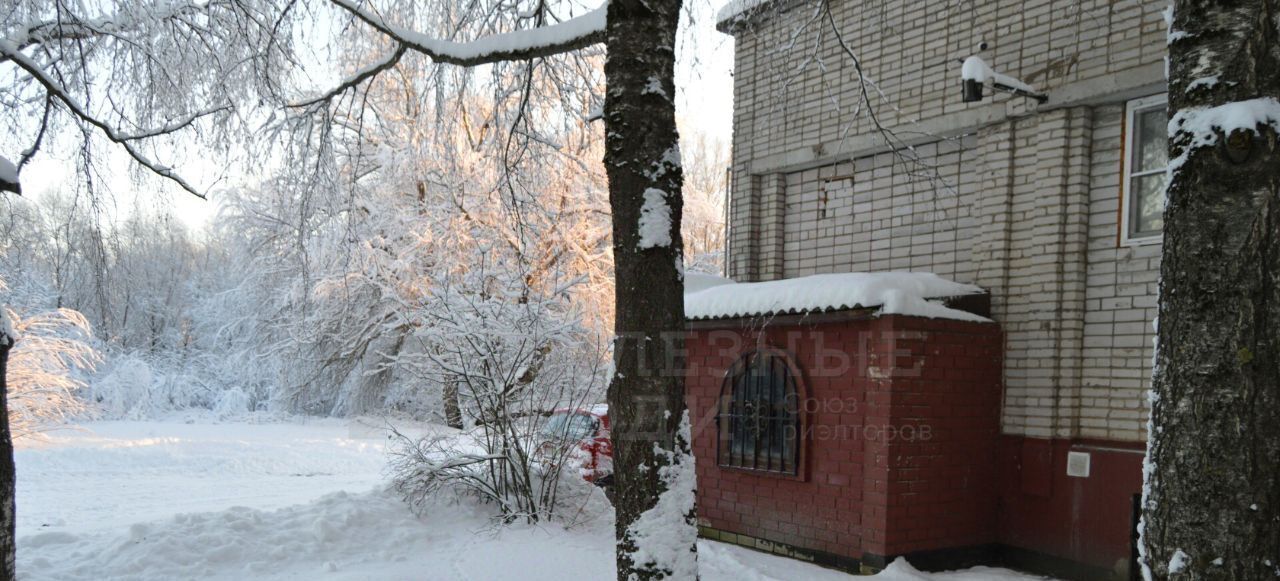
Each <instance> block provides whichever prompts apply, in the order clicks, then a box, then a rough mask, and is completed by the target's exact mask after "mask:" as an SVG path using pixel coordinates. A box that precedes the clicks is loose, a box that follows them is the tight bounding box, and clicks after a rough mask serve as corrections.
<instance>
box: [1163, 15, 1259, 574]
mask: <svg viewBox="0 0 1280 581" xmlns="http://www.w3.org/2000/svg"><path fill="white" fill-rule="evenodd" d="M1278 19H1280V0H1243V1H1236V2H1214V1H1208V0H1179V1H1177V2H1175V8H1174V22H1173V25H1172V26H1173V28H1172V30H1173V31H1174V32H1173V33H1172V34H1171V36H1170V38H1171V44H1170V77H1169V108H1170V114H1171V116H1172V118H1173V121H1172V122H1171V123H1170V141H1169V143H1170V159H1171V160H1174V161H1173V162H1172V163H1171V168H1172V169H1171V172H1170V184H1169V189H1168V199H1169V203H1168V207H1167V209H1166V210H1165V226H1164V257H1163V262H1162V264H1161V285H1160V287H1161V288H1160V315H1159V330H1158V350H1157V356H1156V372H1155V382H1154V393H1153V397H1152V419H1151V428H1150V430H1149V431H1150V436H1149V437H1150V442H1149V449H1148V454H1147V462H1148V464H1147V466H1146V470H1145V472H1146V479H1147V484H1146V498H1145V499H1144V503H1143V525H1142V529H1141V530H1142V536H1143V538H1142V550H1143V553H1144V556H1143V568H1144V571H1145V572H1147V573H1149V578H1152V579H1271V578H1275V577H1276V576H1280V151H1277V149H1278V148H1277V146H1276V132H1275V124H1276V123H1277V120H1280V117H1276V116H1275V113H1274V112H1273V113H1272V115H1273V117H1272V120H1271V121H1269V122H1264V123H1259V124H1257V125H1256V126H1253V123H1249V124H1248V125H1251V127H1249V128H1248V129H1241V130H1237V131H1233V132H1230V134H1229V135H1223V134H1222V133H1223V132H1222V124H1221V123H1222V122H1223V121H1222V119H1224V118H1219V119H1220V122H1219V123H1215V124H1213V125H1214V130H1213V131H1214V132H1215V133H1216V139H1213V138H1210V139H1208V140H1206V139H1205V136H1206V135H1208V134H1207V133H1206V132H1203V131H1202V132H1199V136H1200V139H1199V140H1193V138H1194V137H1195V136H1196V135H1197V131H1196V127H1197V123H1196V120H1200V121H1203V120H1205V119H1208V118H1209V117H1210V115H1211V114H1213V113H1214V112H1218V113H1221V112H1223V111H1225V110H1227V109H1211V108H1215V107H1222V106H1227V107H1228V108H1230V107H1231V106H1230V105H1228V104H1230V103H1236V102H1240V101H1248V100H1252V99H1257V98H1260V97H1273V98H1277V97H1280V43H1278V42H1277V37H1280V20H1278ZM1213 76H1216V77H1217V82H1216V83H1212V82H1208V81H1203V80H1202V81H1201V82H1199V83H1194V82H1195V81H1196V80H1198V79H1206V78H1209V77H1213ZM1193 83H1194V84H1193ZM1255 103H1256V102H1255ZM1231 110H1235V109H1231ZM1179 156H1185V162H1183V163H1179Z"/></svg>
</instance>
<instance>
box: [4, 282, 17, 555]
mask: <svg viewBox="0 0 1280 581" xmlns="http://www.w3.org/2000/svg"><path fill="white" fill-rule="evenodd" d="M3 308H4V307H0V309H3ZM9 327H10V325H9V319H8V314H6V313H5V312H3V311H0V579H13V578H14V577H15V576H16V575H15V571H14V569H15V565H16V561H17V538H16V537H15V536H16V534H17V532H16V530H15V526H16V524H17V512H16V505H15V503H14V492H15V490H16V482H17V473H16V472H15V471H14V466H13V435H12V434H11V433H10V432H9V384H8V380H7V377H8V371H9V351H10V350H11V349H13V345H14V343H15V341H16V340H17V338H16V337H13V336H12V335H10V334H9V333H8V329H9Z"/></svg>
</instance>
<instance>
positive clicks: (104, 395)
mask: <svg viewBox="0 0 1280 581" xmlns="http://www.w3.org/2000/svg"><path fill="white" fill-rule="evenodd" d="M151 380H152V375H151V366H150V365H149V364H147V362H146V361H144V360H143V359H142V358H140V357H137V356H133V355H119V356H117V357H115V358H113V359H112V361H111V365H110V366H109V367H108V368H107V369H105V370H104V372H103V373H101V374H100V375H98V376H97V377H96V378H94V380H93V383H92V388H91V390H90V397H91V398H92V400H93V402H94V403H95V404H97V406H98V411H99V412H100V413H101V414H102V415H103V416H104V417H107V418H129V419H138V418H143V417H146V416H147V415H149V414H150V413H151V412H152V411H154V407H155V406H154V405H153V402H152V399H151Z"/></svg>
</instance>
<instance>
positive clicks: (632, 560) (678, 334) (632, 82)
mask: <svg viewBox="0 0 1280 581" xmlns="http://www.w3.org/2000/svg"><path fill="white" fill-rule="evenodd" d="M608 10H609V12H608V24H607V32H606V37H607V40H606V43H607V47H608V60H607V61H606V63H605V79H606V84H607V89H606V90H607V93H606V96H605V106H604V111H605V114H604V119H605V129H606V141H605V143H606V147H607V149H606V151H605V169H606V171H607V172H608V175H609V200H610V206H611V208H612V212H613V251H614V264H615V267H614V268H615V270H616V275H615V276H616V282H617V285H616V291H615V301H616V307H617V314H616V316H615V331H616V338H615V341H614V354H613V357H614V365H615V369H616V373H615V375H614V377H613V378H612V380H611V382H610V385H609V413H610V419H611V421H612V435H613V439H614V466H615V474H614V479H615V485H616V494H615V495H614V507H615V509H616V514H617V524H616V526H617V539H618V543H617V559H618V579H619V580H631V579H642V580H643V579H662V578H690V577H693V576H695V575H696V572H694V570H693V569H692V568H691V567H693V568H696V554H697V553H696V549H697V537H696V528H695V526H694V514H693V510H692V506H689V510H688V511H687V512H686V513H685V514H684V515H683V519H680V518H679V517H677V518H676V522H674V523H671V524H673V526H672V528H673V529H675V530H669V531H666V534H667V535H668V536H667V539H668V540H670V539H671V538H677V539H680V541H679V542H678V543H675V544H676V545H679V549H678V550H677V551H675V552H674V553H673V552H671V551H670V550H668V551H667V554H655V552H654V547H653V546H650V545H649V544H648V543H646V542H645V541H646V540H647V539H646V538H645V535H644V534H643V533H644V531H643V530H639V529H638V528H637V527H636V526H635V525H636V523H637V522H638V521H642V520H644V521H649V520H651V519H653V517H654V516H655V513H656V512H660V510H661V509H662V508H663V507H669V506H671V503H670V502H667V501H668V500H669V499H670V497H664V495H665V494H667V493H668V492H669V490H668V489H669V488H672V490H671V492H672V493H673V495H678V494H680V492H681V491H679V490H675V487H668V483H672V482H673V481H674V480H673V479H672V478H670V477H669V475H670V474H671V473H672V471H673V470H678V469H681V468H690V469H691V466H692V459H691V456H690V455H689V444H688V441H687V439H685V438H680V437H678V434H679V432H680V427H681V425H682V420H683V419H684V417H685V401H684V377H683V375H682V370H683V368H684V365H683V363H684V362H683V358H682V350H683V345H684V327H685V325H684V283H683V280H682V273H681V271H682V270H683V265H682V262H683V256H682V245H681V242H680V216H681V206H682V198H681V185H682V181H683V176H682V172H681V170H680V162H679V160H680V156H679V145H678V141H679V140H678V135H677V132H676V123H675V105H674V102H673V98H674V96H675V83H674V79H673V71H674V66H675V35H676V27H677V25H678V23H679V17H680V0H614V1H613V2H611V3H610V4H609V9H608ZM664 212H665V213H666V214H667V215H669V223H665V222H663V221H662V218H661V217H660V216H659V215H660V214H663V213H664ZM642 215H644V216H646V217H645V218H644V220H646V222H645V226H646V227H645V229H644V232H645V234H644V235H643V236H642V232H641V230H642V228H641V221H642ZM658 224H661V225H663V226H665V227H666V230H667V232H666V236H665V237H664V236H662V232H660V231H655V225H658ZM664 468H667V470H664ZM686 484H688V486H689V488H691V487H692V484H691V483H686ZM686 492H687V491H686ZM655 506H658V507H659V511H654V508H655ZM668 522H670V521H668ZM641 528H645V527H641ZM672 535H674V537H673V536H672ZM654 545H657V543H655V544H654Z"/></svg>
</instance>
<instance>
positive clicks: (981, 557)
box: [686, 273, 1141, 579]
mask: <svg viewBox="0 0 1280 581" xmlns="http://www.w3.org/2000/svg"><path fill="white" fill-rule="evenodd" d="M690 276H691V277H700V278H699V279H698V280H696V281H695V280H691V281H690V283H689V284H690V287H689V288H690V292H689V294H687V295H686V312H687V317H688V319H689V321H688V326H689V331H688V335H687V349H688V367H687V390H688V391H687V394H688V405H689V409H690V417H691V418H692V420H691V421H692V423H693V450H694V454H695V456H696V461H697V486H698V497H697V500H698V519H699V521H698V524H699V528H700V534H701V535H702V536H704V537H708V538H713V539H717V540H721V541H726V542H732V543H737V544H741V545H745V546H748V547H752V548H755V549H758V550H763V551H767V552H772V553H778V554H783V555H788V556H791V557H795V558H799V559H803V560H808V561H813V562H816V563H818V564H823V565H826V566H830V567H835V568H840V569H845V570H850V571H858V572H868V571H875V570H878V569H881V568H883V567H885V566H886V565H887V564H888V563H889V562H891V561H892V560H893V559H895V558H897V557H899V556H905V557H907V558H908V560H909V561H910V562H911V563H912V565H913V566H916V567H917V568H920V569H925V570H942V569H953V568H960V567H968V566H972V565H979V564H996V565H1004V566H1011V567H1014V568H1020V569H1024V570H1029V571H1034V572H1040V573H1045V574H1052V575H1055V576H1059V577H1064V578H1079V579H1111V578H1125V577H1127V576H1128V574H1129V571H1130V570H1131V568H1130V567H1129V566H1128V564H1129V563H1130V560H1131V558H1132V555H1131V553H1132V550H1133V548H1132V547H1133V543H1132V540H1131V531H1132V530H1133V520H1132V519H1133V516H1132V512H1133V506H1134V504H1133V503H1134V496H1135V495H1137V494H1138V493H1139V490H1140V487H1141V467H1140V463H1141V455H1140V454H1135V453H1133V450H1129V449H1118V450H1117V449H1111V448H1108V447H1107V446H1093V445H1091V444H1090V443H1089V442H1071V441H1054V440H1048V439H1035V438H1026V437H1021V436H1017V437H1015V436H1002V435H1001V434H1000V414H1001V402H1002V397H1003V390H1002V383H1003V380H1002V377H1003V351H1004V335H1003V333H1002V331H1001V329H1000V326H999V324H997V323H995V322H993V321H991V320H989V319H987V318H986V317H987V316H989V314H990V313H989V295H987V294H986V293H985V292H984V291H982V290H981V289H979V288H977V287H972V286H969V285H960V284H956V283H952V282H950V281H945V280H943V279H940V278H938V277H935V276H933V275H930V274H920V273H883V274H848V275H819V276H812V277H804V278H799V279H792V280H781V281H773V282H763V283H744V284H718V283H719V282H721V281H711V282H707V281H706V280H705V278H706V277H705V276H704V275H693V274H691V275H690ZM723 282H726V283H727V281H723ZM903 286H905V287H907V288H906V289H905V290H903V289H902V288H900V287H903ZM868 287H870V288H869V289H868ZM904 294H905V296H904ZM1069 462H1070V465H1068V464H1069Z"/></svg>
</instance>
